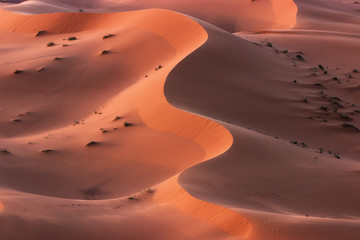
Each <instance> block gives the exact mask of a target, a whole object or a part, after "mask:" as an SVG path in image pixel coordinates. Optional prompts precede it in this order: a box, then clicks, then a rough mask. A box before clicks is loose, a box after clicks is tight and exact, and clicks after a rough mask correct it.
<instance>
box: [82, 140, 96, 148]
mask: <svg viewBox="0 0 360 240" xmlns="http://www.w3.org/2000/svg"><path fill="white" fill-rule="evenodd" d="M98 144H99V143H98V142H95V141H91V142H89V143H87V144H86V145H85V146H87V147H91V146H95V145H98Z"/></svg>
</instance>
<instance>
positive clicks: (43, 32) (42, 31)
mask: <svg viewBox="0 0 360 240" xmlns="http://www.w3.org/2000/svg"><path fill="white" fill-rule="evenodd" d="M45 33H46V31H45V30H41V31H38V32H37V34H36V35H35V36H36V37H39V36H42V35H44V34H45Z"/></svg>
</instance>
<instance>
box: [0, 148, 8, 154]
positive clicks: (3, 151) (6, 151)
mask: <svg viewBox="0 0 360 240" xmlns="http://www.w3.org/2000/svg"><path fill="white" fill-rule="evenodd" d="M0 152H1V153H10V152H9V150H7V149H6V148H1V149H0Z"/></svg>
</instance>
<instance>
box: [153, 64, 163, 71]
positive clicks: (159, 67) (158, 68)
mask: <svg viewBox="0 0 360 240" xmlns="http://www.w3.org/2000/svg"><path fill="white" fill-rule="evenodd" d="M162 67H163V66H162V65H159V66H158V67H157V68H155V71H157V70H160V69H161V68H162Z"/></svg>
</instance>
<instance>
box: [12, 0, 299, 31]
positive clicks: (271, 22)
mask: <svg viewBox="0 0 360 240" xmlns="http://www.w3.org/2000/svg"><path fill="white" fill-rule="evenodd" d="M65 6H67V8H68V9H67V10H65V9H64V8H66V7H65ZM74 6H76V8H74ZM79 8H81V9H85V11H87V12H93V11H97V12H101V11H102V12H109V11H111V12H112V11H129V10H138V9H147V8H161V9H169V10H173V11H177V12H181V13H185V14H188V15H191V16H193V17H196V18H199V19H202V20H205V21H208V22H210V23H212V24H215V25H217V26H219V27H221V28H223V29H225V30H227V31H230V32H237V31H240V30H253V29H268V28H285V29H287V28H291V27H292V26H293V25H294V24H295V22H296V13H297V6H296V4H295V3H294V2H293V1H292V0H281V1H280V0H266V1H249V0H241V1H238V0H236V1H235V0H230V1H229V0H228V1H225V2H224V1H220V0H211V1H208V0H201V1H196V2H194V1H189V0H182V1H160V0H145V1H144V0H141V1H138V0H130V1H128V0H125V1H124V0H123V1H118V0H116V1H114V0H102V1H99V0H92V1H68V0H51V1H49V0H46V1H45V0H29V1H25V2H23V3H21V4H18V5H12V6H7V7H6V8H5V9H7V10H9V11H15V12H22V13H30V14H38V13H46V12H64V11H66V12H68V11H79ZM39 11H40V12H39Z"/></svg>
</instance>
